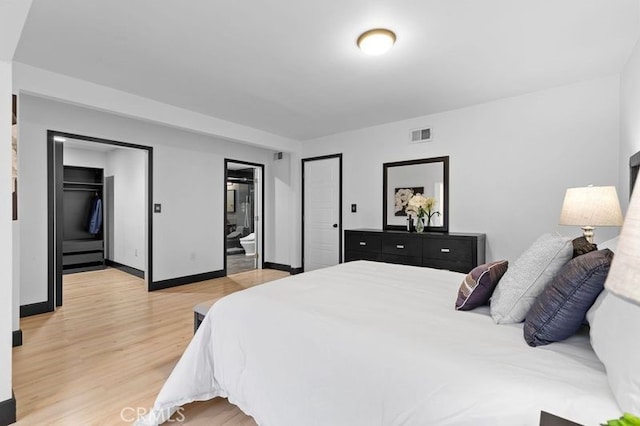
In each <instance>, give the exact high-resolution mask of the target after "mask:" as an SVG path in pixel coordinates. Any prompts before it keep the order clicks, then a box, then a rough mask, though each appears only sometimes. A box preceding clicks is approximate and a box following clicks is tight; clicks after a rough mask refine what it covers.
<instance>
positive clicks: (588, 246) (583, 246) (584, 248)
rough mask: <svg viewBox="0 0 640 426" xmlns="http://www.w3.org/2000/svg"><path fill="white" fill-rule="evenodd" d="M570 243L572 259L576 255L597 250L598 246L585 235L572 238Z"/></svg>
mask: <svg viewBox="0 0 640 426" xmlns="http://www.w3.org/2000/svg"><path fill="white" fill-rule="evenodd" d="M572 243H573V258H574V259H575V258H576V257H578V256H582V255H583V254H587V253H590V252H592V251H596V250H598V246H597V245H595V244H593V243H590V242H589V241H587V239H586V238H585V237H578V238H576V239H574V240H573V241H572Z"/></svg>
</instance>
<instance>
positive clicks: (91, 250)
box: [47, 131, 153, 310]
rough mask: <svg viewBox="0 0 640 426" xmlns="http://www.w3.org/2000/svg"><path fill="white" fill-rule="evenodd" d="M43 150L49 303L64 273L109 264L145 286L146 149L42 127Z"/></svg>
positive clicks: (148, 265)
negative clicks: (44, 135)
mask: <svg viewBox="0 0 640 426" xmlns="http://www.w3.org/2000/svg"><path fill="white" fill-rule="evenodd" d="M47 154H48V165H49V167H48V169H49V170H48V188H49V189H48V205H49V215H48V216H49V236H48V239H49V273H48V275H49V277H50V278H49V292H48V302H47V303H48V305H49V307H51V308H53V307H54V306H61V305H62V302H63V275H65V274H72V273H77V272H85V271H92V270H98V269H104V268H106V267H107V266H110V267H115V268H117V269H120V270H123V271H125V272H127V273H129V274H132V275H135V276H137V277H140V278H144V279H145V280H146V281H147V286H148V287H149V285H150V283H152V241H151V239H152V217H151V211H152V209H151V205H150V196H149V194H151V193H152V161H153V157H152V154H153V149H152V148H151V147H146V146H142V145H134V144H128V143H123V142H117V141H112V140H106V139H99V138H93V137H88V136H81V135H74V134H68V133H62V132H55V131H48V135H47ZM51 310H53V309H51Z"/></svg>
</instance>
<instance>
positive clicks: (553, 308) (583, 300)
mask: <svg viewBox="0 0 640 426" xmlns="http://www.w3.org/2000/svg"><path fill="white" fill-rule="evenodd" d="M612 260H613V252H612V251H610V250H608V249H604V250H598V251H592V252H589V253H587V254H583V255H581V256H578V257H576V258H574V259H572V260H570V261H569V262H568V263H567V264H566V265H564V267H563V268H562V269H561V270H560V272H558V275H556V276H555V278H554V279H553V281H552V282H551V284H549V286H548V287H547V288H545V289H544V291H543V292H542V294H540V296H538V298H537V299H536V301H535V302H534V304H533V306H531V310H529V313H527V318H526V320H525V322H524V339H525V340H526V342H527V344H528V345H529V346H541V345H547V344H549V343H552V342H559V341H561V340H564V339H567V338H569V337H571V336H573V335H574V334H575V333H576V332H577V331H578V330H579V329H580V327H581V326H582V323H583V321H584V317H585V315H586V313H587V311H588V310H589V308H590V307H591V305H593V302H595V300H596V298H597V297H598V295H599V294H600V292H601V291H602V289H603V288H604V282H605V280H606V279H607V275H608V274H609V268H610V267H611V261H612Z"/></svg>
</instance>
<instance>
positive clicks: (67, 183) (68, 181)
mask: <svg viewBox="0 0 640 426" xmlns="http://www.w3.org/2000/svg"><path fill="white" fill-rule="evenodd" d="M62 183H63V184H65V185H91V186H103V185H104V184H103V183H102V182H75V181H70V180H65V181H63V182H62Z"/></svg>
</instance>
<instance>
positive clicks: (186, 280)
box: [150, 270, 224, 291]
mask: <svg viewBox="0 0 640 426" xmlns="http://www.w3.org/2000/svg"><path fill="white" fill-rule="evenodd" d="M221 277H224V270H219V271H212V272H205V273H203V274H195V275H188V276H186V277H178V278H171V279H169V280H162V281H155V282H153V283H151V286H150V290H151V291H154V290H162V289H164V288H170V287H177V286H179V285H185V284H192V283H197V282H200V281H206V280H213V279H215V278H221Z"/></svg>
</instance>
